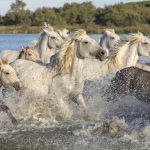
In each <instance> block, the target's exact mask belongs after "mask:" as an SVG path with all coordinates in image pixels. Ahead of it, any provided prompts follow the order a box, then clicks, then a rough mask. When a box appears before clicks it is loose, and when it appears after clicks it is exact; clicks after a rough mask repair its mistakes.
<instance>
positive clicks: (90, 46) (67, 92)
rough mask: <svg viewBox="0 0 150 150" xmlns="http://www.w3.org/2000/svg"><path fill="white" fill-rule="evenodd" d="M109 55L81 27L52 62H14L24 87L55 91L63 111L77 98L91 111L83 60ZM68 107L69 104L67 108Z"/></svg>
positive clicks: (54, 93)
mask: <svg viewBox="0 0 150 150" xmlns="http://www.w3.org/2000/svg"><path fill="white" fill-rule="evenodd" d="M105 56H106V51H104V50H103V49H102V48H101V47H100V46H99V44H98V43H96V41H94V40H93V39H91V38H90V37H89V36H88V35H87V34H86V32H85V31H84V30H80V31H77V32H75V34H74V36H73V37H72V39H70V40H68V41H66V43H65V44H64V45H63V47H62V48H61V50H60V52H59V57H58V58H57V60H56V61H55V62H54V63H55V64H53V65H52V66H51V65H50V66H44V65H40V64H37V63H34V62H29V61H26V60H21V59H20V60H16V61H15V62H13V64H12V66H13V67H14V69H15V70H16V72H17V73H18V75H19V78H20V80H21V82H22V85H23V87H25V88H27V89H29V90H30V91H32V94H33V93H36V94H39V93H40V94H42V95H47V94H48V93H50V94H51V96H52V95H53V96H54V98H55V99H56V100H57V101H58V102H59V104H60V108H61V109H60V110H62V113H63V110H64V105H63V104H64V103H65V100H73V101H74V102H76V103H78V104H79V105H80V106H81V107H82V108H83V110H84V112H85V113H87V107H86V105H85V102H84V99H83V96H82V91H83V79H82V69H83V62H84V59H85V58H91V59H92V58H96V59H99V60H101V61H103V59H104V58H105ZM67 109H68V108H67V107H66V109H65V110H67ZM64 114H65V113H64ZM67 115H69V114H67Z"/></svg>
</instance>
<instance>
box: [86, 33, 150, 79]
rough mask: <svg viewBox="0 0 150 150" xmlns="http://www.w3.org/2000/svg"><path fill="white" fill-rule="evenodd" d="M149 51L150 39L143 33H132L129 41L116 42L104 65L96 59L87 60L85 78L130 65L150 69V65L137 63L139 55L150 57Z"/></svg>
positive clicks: (113, 71) (102, 74)
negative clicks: (92, 60)
mask: <svg viewBox="0 0 150 150" xmlns="http://www.w3.org/2000/svg"><path fill="white" fill-rule="evenodd" d="M149 52H150V39H148V38H147V37H145V36H144V35H143V34H142V33H137V34H132V35H130V36H129V37H128V40H127V41H120V42H119V43H118V44H117V43H116V45H115V47H114V51H112V54H111V56H110V58H108V59H106V60H105V62H102V65H101V63H99V62H95V61H94V62H91V61H88V62H86V63H85V66H84V73H85V75H84V78H85V79H90V80H91V79H94V78H99V77H100V76H105V75H106V74H108V73H109V72H110V73H111V72H112V73H115V72H116V71H118V70H120V69H123V68H126V67H130V66H136V67H138V68H141V69H144V70H147V71H149V70H150V68H149V66H146V65H142V64H139V63H137V61H138V58H139V56H148V57H149V56H150V53H149ZM91 63H92V65H91Z"/></svg>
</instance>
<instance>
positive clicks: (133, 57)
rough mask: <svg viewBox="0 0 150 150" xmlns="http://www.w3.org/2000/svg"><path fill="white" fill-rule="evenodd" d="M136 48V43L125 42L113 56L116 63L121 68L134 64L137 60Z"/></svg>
mask: <svg viewBox="0 0 150 150" xmlns="http://www.w3.org/2000/svg"><path fill="white" fill-rule="evenodd" d="M137 49H138V44H132V45H130V43H127V44H125V45H124V46H123V47H122V48H121V50H120V51H119V52H118V54H117V55H116V57H115V60H116V62H117V63H119V64H118V65H120V67H123V68H124V67H131V66H135V64H136V62H137V60H138V54H137Z"/></svg>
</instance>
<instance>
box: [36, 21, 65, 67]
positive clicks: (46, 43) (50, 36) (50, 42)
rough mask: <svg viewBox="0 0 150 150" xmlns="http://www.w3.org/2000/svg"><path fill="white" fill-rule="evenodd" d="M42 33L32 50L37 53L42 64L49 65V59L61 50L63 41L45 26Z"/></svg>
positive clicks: (50, 28) (51, 29)
mask: <svg viewBox="0 0 150 150" xmlns="http://www.w3.org/2000/svg"><path fill="white" fill-rule="evenodd" d="M42 29H43V32H42V34H41V36H40V38H39V40H38V42H37V43H36V45H35V47H34V49H35V50H36V51H37V52H38V54H39V57H40V59H41V61H42V62H43V63H45V64H46V63H49V60H50V57H51V56H52V55H53V54H55V53H56V52H57V51H59V49H60V48H61V46H62V44H63V43H64V40H63V39H62V38H61V36H60V35H59V34H58V33H57V32H55V31H54V29H53V27H51V26H50V25H49V24H48V25H47V24H45V26H44V27H43V28H42Z"/></svg>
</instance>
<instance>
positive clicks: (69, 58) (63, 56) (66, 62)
mask: <svg viewBox="0 0 150 150" xmlns="http://www.w3.org/2000/svg"><path fill="white" fill-rule="evenodd" d="M85 34H86V32H85V31H84V30H79V31H76V32H75V34H74V36H73V37H72V39H70V40H68V41H67V42H66V43H65V44H64V45H63V46H62V48H61V50H60V52H59V58H58V59H59V60H58V74H68V73H71V71H72V66H73V61H74V57H75V52H76V48H75V42H76V41H78V40H80V39H81V38H82V36H83V35H85Z"/></svg>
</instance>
